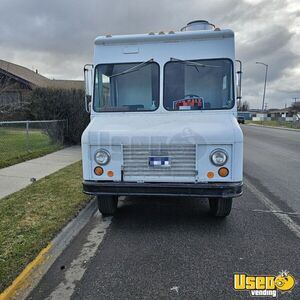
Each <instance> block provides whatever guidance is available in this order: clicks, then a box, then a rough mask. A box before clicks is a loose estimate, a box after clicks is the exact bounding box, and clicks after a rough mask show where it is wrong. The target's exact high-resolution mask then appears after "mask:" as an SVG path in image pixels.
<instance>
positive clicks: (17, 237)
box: [0, 162, 90, 291]
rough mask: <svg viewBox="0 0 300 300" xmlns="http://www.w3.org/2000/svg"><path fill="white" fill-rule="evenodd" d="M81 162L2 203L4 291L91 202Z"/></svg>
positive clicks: (1, 273) (1, 287) (0, 241)
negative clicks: (83, 189)
mask: <svg viewBox="0 0 300 300" xmlns="http://www.w3.org/2000/svg"><path fill="white" fill-rule="evenodd" d="M81 182H82V169H81V162H78V163H75V164H73V165H71V166H68V167H66V168H64V169H62V170H60V171H58V172H56V173H54V174H52V175H50V176H48V177H45V178H44V179H41V180H39V181H36V182H34V183H33V184H32V185H30V186H29V187H27V188H25V189H23V190H21V191H19V192H16V193H14V194H12V195H10V196H8V197H6V198H3V199H0V291H3V290H4V289H5V288H6V287H7V286H8V285H9V284H10V283H11V282H12V281H13V280H14V279H15V277H16V276H17V275H18V274H19V273H20V272H21V271H22V270H23V269H24V267H25V266H26V265H27V264H28V263H29V262H30V261H32V260H33V259H34V257H35V256H36V255H37V254H38V253H39V252H40V251H41V249H42V248H44V247H45V246H46V245H47V244H48V243H49V242H50V241H51V240H52V239H53V238H54V236H55V235H56V234H57V233H58V232H59V231H60V230H61V229H62V228H63V226H64V225H65V224H66V223H67V222H68V221H70V220H71V219H72V218H73V217H74V216H75V215H76V214H78V212H79V210H80V209H81V208H83V207H84V206H85V205H86V203H87V202H88V201H89V199H90V197H88V196H86V195H84V194H83V193H82V184H81Z"/></svg>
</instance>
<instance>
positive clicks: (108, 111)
mask: <svg viewBox="0 0 300 300" xmlns="http://www.w3.org/2000/svg"><path fill="white" fill-rule="evenodd" d="M146 62H149V64H155V65H156V66H157V67H158V76H157V81H158V99H157V101H158V103H157V107H156V109H153V110H152V109H150V110H149V109H147V110H146V109H145V110H130V111H124V110H105V111H104V110H96V109H95V90H96V84H95V83H96V75H97V68H98V66H107V65H127V64H128V65H130V64H137V65H138V64H142V63H146ZM94 70H95V71H94V76H93V80H94V82H93V105H92V107H93V111H94V112H95V113H132V112H133V113H135V112H138V113H141V112H154V111H157V110H158V109H159V108H160V104H161V101H160V98H161V97H160V85H161V84H160V76H161V74H160V73H161V66H160V64H159V63H158V62H156V61H155V60H154V59H153V60H151V61H150V60H148V61H134V62H118V63H100V64H97V65H96V66H95V68H94ZM99 100H100V99H99Z"/></svg>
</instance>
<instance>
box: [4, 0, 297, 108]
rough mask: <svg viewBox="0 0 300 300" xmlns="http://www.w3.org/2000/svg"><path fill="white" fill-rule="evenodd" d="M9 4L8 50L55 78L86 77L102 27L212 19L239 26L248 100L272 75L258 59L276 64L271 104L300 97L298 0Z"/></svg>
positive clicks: (256, 98) (145, 28) (8, 0)
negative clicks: (95, 41) (84, 66)
mask: <svg viewBox="0 0 300 300" xmlns="http://www.w3.org/2000/svg"><path fill="white" fill-rule="evenodd" d="M255 2H256V4H255V5H254V4H253V3H255ZM1 11H2V14H1V19H0V37H1V38H0V53H1V58H2V59H7V60H10V61H13V62H16V63H19V64H22V65H25V66H27V67H29V68H37V69H39V70H40V72H42V73H43V74H45V75H46V76H49V77H50V78H53V77H55V78H70V79H71V78H75V79H77V78H81V77H82V66H83V64H84V63H86V62H91V60H92V52H93V40H94V38H95V37H96V36H97V35H101V34H106V33H112V34H128V33H143V32H150V31H160V30H171V29H173V30H174V29H175V30H178V29H180V28H181V27H182V26H184V25H185V24H186V23H187V22H188V21H190V20H193V19H208V20H209V21H211V22H213V23H215V24H216V25H218V26H220V27H222V28H232V29H233V30H234V31H235V32H236V40H237V47H236V48H237V57H238V58H241V59H242V60H243V62H244V91H243V95H244V100H250V101H251V106H252V107H258V106H259V103H260V97H261V90H262V83H263V76H264V72H263V71H264V70H263V68H262V67H261V66H258V65H255V61H257V60H261V61H264V62H265V63H268V64H269V65H270V72H269V81H268V93H267V95H270V96H272V98H270V99H269V100H270V101H269V102H270V105H271V103H272V105H271V106H280V105H282V103H283V102H284V101H288V99H289V98H291V97H300V95H299V89H300V88H299V84H298V82H300V80H299V78H298V80H296V79H295V77H296V78H297V76H298V77H299V74H300V59H299V57H300V52H299V49H300V48H299V46H300V45H299V40H300V39H299V35H300V32H299V25H300V24H299V21H298V23H297V20H298V19H299V16H300V5H299V4H298V1H297V0H273V1H268V0H264V1H259V0H251V1H250V0H243V1H242V0H227V1H224V0H216V1H210V2H209V1H204V0H183V1H172V0H152V1H146V0H111V1H108V0H88V1H80V0H64V1H59V0H51V1H50V0H45V1H39V0H26V1H22V0H2V1H1ZM3 12H6V13H3ZM297 17H298V19H297ZM284 99H286V100H284Z"/></svg>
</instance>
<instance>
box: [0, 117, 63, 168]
mask: <svg viewBox="0 0 300 300" xmlns="http://www.w3.org/2000/svg"><path fill="white" fill-rule="evenodd" d="M67 130H68V123H67V120H50V121H3V122H0V168H3V167H7V166H9V165H13V164H15V163H18V162H21V161H25V160H27V159H31V158H34V157H38V156H41V155H44V154H47V153H50V152H53V151H55V150H58V149H60V148H62V147H63V144H64V137H65V136H66V135H67Z"/></svg>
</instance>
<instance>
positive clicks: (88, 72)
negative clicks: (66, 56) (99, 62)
mask: <svg viewBox="0 0 300 300" xmlns="http://www.w3.org/2000/svg"><path fill="white" fill-rule="evenodd" d="M93 70H94V66H93V65H91V64H86V65H85V66H84V69H83V72H84V86H85V110H86V112H88V113H90V112H91V102H92V95H93Z"/></svg>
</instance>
